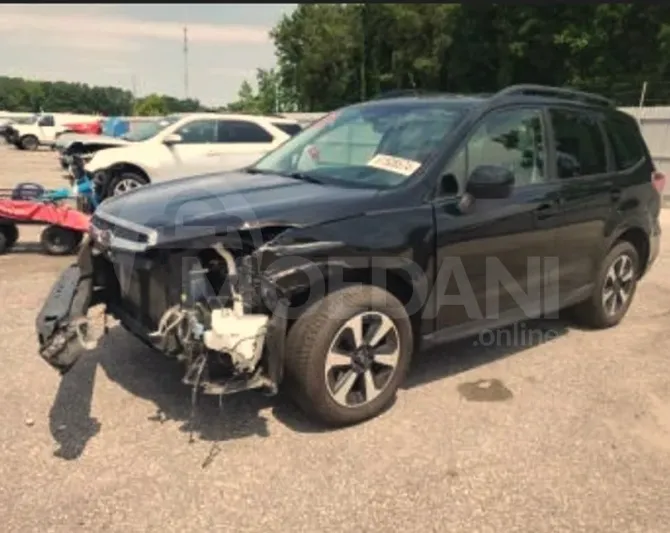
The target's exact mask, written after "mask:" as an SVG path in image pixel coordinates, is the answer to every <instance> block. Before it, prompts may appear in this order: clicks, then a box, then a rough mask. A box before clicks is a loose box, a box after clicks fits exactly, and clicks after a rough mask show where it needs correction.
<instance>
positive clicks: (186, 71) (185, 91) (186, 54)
mask: <svg viewBox="0 0 670 533" xmlns="http://www.w3.org/2000/svg"><path fill="white" fill-rule="evenodd" d="M184 97H185V98H188V30H187V29H186V26H184Z"/></svg>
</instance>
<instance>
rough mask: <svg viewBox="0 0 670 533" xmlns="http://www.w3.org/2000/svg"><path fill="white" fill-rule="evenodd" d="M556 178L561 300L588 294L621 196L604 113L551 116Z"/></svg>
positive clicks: (558, 110) (573, 110)
mask: <svg viewBox="0 0 670 533" xmlns="http://www.w3.org/2000/svg"><path fill="white" fill-rule="evenodd" d="M549 115H550V124H551V132H552V138H551V142H552V146H553V147H554V150H553V153H555V158H554V162H555V164H554V172H555V175H556V178H557V179H558V180H559V181H560V182H561V187H560V191H561V196H560V198H561V227H560V230H559V234H558V246H557V255H558V260H559V269H560V270H559V271H560V276H559V284H560V292H561V296H562V298H563V299H564V300H571V299H577V298H579V297H580V296H582V295H583V294H584V293H585V292H586V291H588V290H589V284H590V283H591V282H592V281H593V279H595V276H596V272H597V269H598V268H599V264H600V259H601V257H602V254H603V245H604V242H605V240H604V238H603V237H604V235H605V233H606V225H607V222H608V220H610V219H611V217H612V215H613V212H614V210H615V209H616V208H617V203H618V200H619V194H618V189H617V186H616V184H615V182H614V180H613V175H612V158H611V154H610V153H609V150H608V144H607V142H606V138H605V131H604V128H603V120H604V113H603V112H601V111H598V110H592V109H588V108H577V107H569V106H566V107H560V106H557V107H552V108H551V109H550V110H549Z"/></svg>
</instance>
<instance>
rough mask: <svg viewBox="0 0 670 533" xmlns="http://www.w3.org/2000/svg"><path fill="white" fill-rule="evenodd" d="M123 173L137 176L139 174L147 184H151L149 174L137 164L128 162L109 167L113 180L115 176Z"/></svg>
mask: <svg viewBox="0 0 670 533" xmlns="http://www.w3.org/2000/svg"><path fill="white" fill-rule="evenodd" d="M121 172H133V173H135V174H138V175H139V176H142V178H144V179H145V180H146V182H147V183H151V178H150V177H149V173H148V172H147V171H146V170H145V169H144V168H142V167H141V166H140V165H138V164H137V163H129V162H126V161H122V162H120V163H114V164H113V165H111V166H110V167H109V176H110V179H111V178H113V177H114V176H117V175H118V174H119V173H121Z"/></svg>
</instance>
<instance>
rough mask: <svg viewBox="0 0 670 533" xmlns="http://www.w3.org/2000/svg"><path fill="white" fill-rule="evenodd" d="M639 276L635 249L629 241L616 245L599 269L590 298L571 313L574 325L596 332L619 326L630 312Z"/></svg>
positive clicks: (638, 262) (637, 255)
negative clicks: (592, 329)
mask: <svg viewBox="0 0 670 533" xmlns="http://www.w3.org/2000/svg"><path fill="white" fill-rule="evenodd" d="M639 274H640V256H639V254H638V253H637V250H636V249H635V246H633V245H632V244H631V243H629V242H628V241H621V242H619V243H617V244H616V245H615V246H614V247H613V248H612V249H611V250H610V252H609V253H608V254H607V256H606V257H605V260H604V261H603V263H602V266H601V267H600V271H599V273H598V277H597V279H596V281H595V287H594V290H593V294H592V295H591V297H590V298H589V299H588V300H585V301H584V302H582V303H580V304H578V305H576V306H575V307H574V308H573V309H572V315H573V317H574V319H575V321H576V322H577V323H579V324H581V325H584V326H587V327H591V328H594V329H605V328H610V327H612V326H616V325H617V324H618V323H619V322H621V320H622V319H623V317H624V316H626V313H627V312H628V309H629V308H630V305H631V303H632V301H633V296H634V295H635V290H636V289H637V280H638V276H639Z"/></svg>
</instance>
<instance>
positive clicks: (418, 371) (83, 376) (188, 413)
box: [49, 320, 568, 468]
mask: <svg viewBox="0 0 670 533" xmlns="http://www.w3.org/2000/svg"><path fill="white" fill-rule="evenodd" d="M519 331H526V332H531V333H529V334H528V335H526V336H525V337H523V338H520V337H519V333H518V332H519ZM567 331H568V328H567V326H566V324H565V322H564V321H562V320H545V321H539V320H538V321H529V322H526V323H524V324H522V325H519V324H517V325H515V326H512V327H510V328H503V329H500V330H495V331H494V332H492V335H493V337H486V338H487V339H488V340H486V341H485V342H483V340H485V338H484V337H482V336H481V335H480V336H479V337H477V338H476V339H466V340H462V341H458V342H454V343H451V344H447V345H445V346H442V347H440V349H439V350H432V351H427V352H423V353H419V354H418V355H416V356H415V358H414V361H413V365H412V369H411V370H410V373H409V375H408V376H407V379H406V382H405V385H404V387H403V388H405V389H409V388H413V387H417V386H419V385H422V384H425V383H428V382H431V381H435V380H439V379H442V378H445V377H449V376H454V375H457V374H459V373H461V372H465V371H467V370H469V369H471V368H474V367H477V366H481V365H485V364H487V363H490V362H492V361H495V360H499V359H501V358H505V357H508V356H510V355H514V354H517V353H519V352H521V351H523V350H525V349H527V348H530V347H532V346H537V345H538V344H541V343H543V342H547V341H550V340H551V339H553V338H556V337H559V336H562V335H564V334H565V333H566V332H567ZM515 332H516V333H515ZM514 335H516V337H515V336H514ZM491 339H493V342H492V344H491V342H490V341H491ZM482 344H484V346H483V345H482ZM98 367H99V368H100V369H102V370H103V371H104V372H105V374H106V375H107V376H108V377H109V379H110V380H112V381H114V382H115V383H117V384H118V385H120V386H121V387H123V388H124V389H125V390H126V391H128V392H129V393H130V394H133V395H135V396H138V397H140V398H143V399H146V400H149V401H151V402H152V403H153V404H154V405H155V406H156V412H155V414H154V415H153V416H151V417H149V420H150V421H152V422H155V423H157V424H160V423H163V422H166V421H178V422H182V425H181V426H180V429H181V430H182V431H184V432H185V433H187V434H188V435H189V436H190V438H197V439H200V440H203V441H209V442H212V443H213V446H212V449H211V451H210V454H209V456H208V457H207V458H206V459H205V461H204V462H203V465H202V466H203V468H204V467H206V466H208V465H209V464H210V463H211V461H212V460H213V458H214V456H215V455H216V454H217V453H218V446H219V444H220V443H222V442H225V441H227V440H231V439H240V438H244V437H248V436H252V435H260V436H269V432H268V429H267V420H266V419H265V418H264V417H263V415H262V414H261V412H260V411H261V410H264V409H266V408H268V407H271V408H272V414H273V415H274V416H275V417H276V419H277V420H279V421H280V422H282V423H283V424H285V425H287V426H288V427H290V428H291V429H293V430H294V431H298V432H311V433H315V432H323V431H328V429H326V428H323V427H321V426H318V425H316V424H314V423H312V422H310V421H309V420H308V419H307V418H306V417H305V415H303V414H302V412H300V411H299V410H298V409H297V408H296V407H294V405H293V404H292V403H291V402H290V401H289V400H288V399H287V398H286V397H285V396H284V395H281V394H280V395H279V396H277V397H275V398H267V397H265V396H263V395H262V394H260V393H258V392H253V391H251V392H245V393H239V394H236V395H232V396H227V397H225V398H223V400H222V401H220V399H219V398H217V397H211V396H202V397H200V398H199V401H198V405H197V408H196V409H195V413H193V411H192V406H191V389H190V388H189V387H187V386H185V385H183V384H182V383H181V378H182V376H183V367H181V366H180V365H179V364H178V363H176V362H175V361H172V360H169V359H167V358H165V357H164V356H163V355H161V354H159V353H157V352H154V351H152V350H150V349H149V348H147V347H145V346H144V345H142V344H140V343H139V342H138V341H136V340H135V339H134V338H133V337H131V336H130V335H129V334H128V333H126V332H125V331H124V330H123V329H122V328H121V327H116V328H114V329H112V330H111V331H110V332H109V334H108V335H107V336H106V337H105V338H104V341H103V342H102V343H101V344H100V346H99V347H98V348H97V349H96V350H95V351H93V352H91V353H90V354H87V355H85V356H84V357H82V359H81V360H80V361H79V363H78V364H77V365H76V366H75V367H74V368H73V369H72V370H71V371H70V372H69V373H68V374H66V375H65V376H64V377H63V379H62V380H61V382H60V386H59V389H58V392H57V394H56V397H55V399H54V403H53V405H52V408H51V411H50V413H49V426H50V430H51V434H52V436H53V438H54V440H55V441H56V442H57V443H58V445H59V448H58V449H57V450H56V451H55V452H54V455H55V456H56V457H59V458H61V459H64V460H75V459H77V458H78V457H80V456H81V454H82V453H83V452H84V450H85V448H86V445H87V443H88V442H89V440H90V439H91V438H93V437H94V436H95V435H97V434H98V432H99V431H100V428H101V423H100V422H99V421H98V420H96V419H95V418H92V417H91V403H92V398H93V391H94V383H95V374H96V370H97V369H98ZM98 371H99V370H98ZM454 386H456V384H454Z"/></svg>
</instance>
